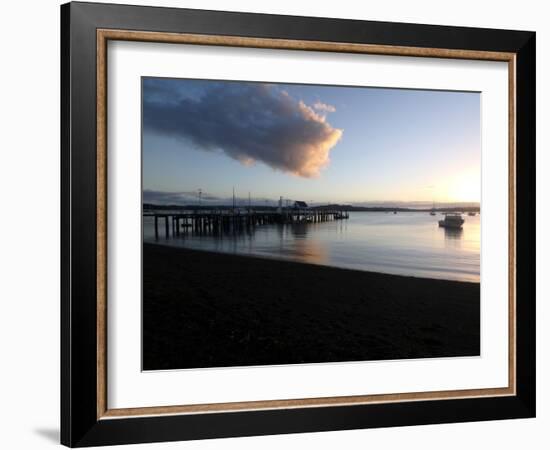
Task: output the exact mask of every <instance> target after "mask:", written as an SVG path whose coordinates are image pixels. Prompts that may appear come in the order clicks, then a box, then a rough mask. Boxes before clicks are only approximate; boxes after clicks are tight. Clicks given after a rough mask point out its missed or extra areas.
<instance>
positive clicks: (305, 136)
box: [143, 78, 481, 204]
mask: <svg viewBox="0 0 550 450" xmlns="http://www.w3.org/2000/svg"><path fill="white" fill-rule="evenodd" d="M480 157H481V143H480V95H479V93H465V92H448V91H424V90H404V89H381V88H364V87H336V86H319V85H289V84H265V83H249V82H220V81H207V80H185V79H158V78H154V79H152V78H144V79H143V189H144V192H145V193H147V195H145V194H144V200H145V201H147V200H148V199H150V200H156V201H158V202H162V201H169V202H174V201H176V202H177V201H178V200H179V201H180V202H183V203H186V202H189V201H190V199H192V198H194V196H195V193H196V192H197V190H198V189H199V188H200V189H201V190H202V192H203V193H204V198H205V199H208V198H211V199H212V201H216V200H217V199H224V198H229V197H231V194H232V189H233V187H235V190H236V193H237V196H238V197H242V198H244V197H248V193H249V192H250V193H251V196H252V198H253V199H258V200H259V199H263V198H269V199H273V200H276V199H278V198H279V196H283V197H284V198H289V199H294V200H296V199H299V200H305V201H308V202H318V203H328V202H330V203H356V204H357V203H368V202H391V201H401V202H415V201H429V202H431V201H436V202H460V201H466V202H472V201H474V202H475V201H479V197H480Z"/></svg>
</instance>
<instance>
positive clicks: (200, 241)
mask: <svg viewBox="0 0 550 450" xmlns="http://www.w3.org/2000/svg"><path fill="white" fill-rule="evenodd" d="M442 218H443V216H442V215H440V214H438V215H436V216H430V215H429V214H428V213H426V212H400V213H398V214H392V213H385V212H354V213H350V217H349V219H348V220H337V221H333V222H324V223H317V224H313V223H310V224H294V225H263V226H258V227H256V229H255V231H253V232H251V233H249V234H247V233H242V234H237V235H224V236H223V237H221V236H211V235H203V236H199V235H192V234H182V235H180V236H176V237H170V238H168V239H165V238H164V222H163V220H160V221H159V230H160V232H159V234H160V238H159V240H158V241H157V242H159V243H162V244H167V245H173V246H181V247H186V248H192V249H198V250H209V251H215V252H223V253H234V254H242V255H254V256H262V257H270V258H277V259H285V260H292V261H300V262H306V263H311V264H322V265H326V266H335V267H344V268H349V269H359V270H368V271H373V272H384V273H391V274H398V275H411V276H417V277H426V278H442V279H448V280H463V281H477V282H478V281H479V254H480V252H479V248H480V246H479V243H480V217H479V216H474V217H472V216H468V215H464V219H465V223H464V227H463V229H462V230H460V231H456V230H455V231H453V230H446V229H444V228H440V227H439V226H438V224H437V221H438V220H440V219H442ZM143 232H144V240H145V241H146V242H155V237H154V227H153V220H152V218H144V226H143Z"/></svg>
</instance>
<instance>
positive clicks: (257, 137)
mask: <svg viewBox="0 0 550 450" xmlns="http://www.w3.org/2000/svg"><path fill="white" fill-rule="evenodd" d="M172 83H173V82H172ZM151 87H152V88H154V95H147V90H145V91H144V94H145V95H144V108H143V120H144V127H145V128H146V129H147V130H149V131H153V132H156V133H159V134H162V135H168V136H173V137H176V138H181V139H182V141H185V142H192V143H193V144H194V146H195V147H197V148H198V149H201V150H207V151H221V152H224V153H225V154H226V155H228V156H230V157H231V158H234V159H236V160H238V161H240V162H241V163H243V164H245V165H251V164H254V163H255V162H257V161H260V162H263V163H265V164H267V165H268V166H270V167H272V168H273V169H276V170H281V171H284V172H288V173H292V174H294V175H298V176H301V177H315V176H317V175H319V171H320V170H321V169H322V168H323V167H324V166H326V165H327V164H328V162H329V153H330V150H331V149H332V148H333V147H334V145H336V143H337V142H338V140H339V139H340V137H341V135H342V130H339V129H335V128H333V127H332V126H331V125H330V124H329V123H328V122H327V120H326V116H325V115H324V114H323V113H326V112H333V111H334V108H333V107H332V106H330V105H325V104H321V103H320V102H318V105H317V110H318V111H319V110H320V111H321V112H316V111H315V110H314V108H312V107H310V106H307V105H306V104H305V103H304V102H302V101H298V100H296V99H294V98H292V97H291V96H290V95H289V94H288V93H286V92H285V91H282V90H280V89H279V88H277V87H276V86H273V85H266V84H260V83H212V84H210V85H208V87H206V88H205V89H204V90H203V91H202V93H201V95H199V96H197V95H194V96H188V97H177V96H176V95H175V94H176V93H175V92H172V93H170V90H169V89H166V92H165V95H161V93H160V91H161V90H162V84H161V83H159V82H157V83H154V84H152V85H151ZM151 92H152V91H151ZM319 105H323V107H322V108H319Z"/></svg>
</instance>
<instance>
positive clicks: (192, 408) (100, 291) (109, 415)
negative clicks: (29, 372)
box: [96, 29, 516, 420]
mask: <svg viewBox="0 0 550 450" xmlns="http://www.w3.org/2000/svg"><path fill="white" fill-rule="evenodd" d="M109 40H121V41H139V42H157V43H172V44H177V43H179V44H194V45H216V46H230V47H250V48H266V49H286V50H307V51H323V52H341V53H363V54H371V55H372V54H378V55H392V56H415V57H432V58H452V59H471V60H488V61H503V62H507V63H508V79H509V82H508V97H509V98H508V105H509V106H508V227H509V228H508V254H509V259H508V261H509V266H508V275H509V277H508V280H509V281H508V310H509V315H508V386H507V387H502V388H487V389H465V390H448V391H430V392H406V393H394V394H377V395H355V396H341V397H317V398H301V399H286V400H261V401H246V402H231V403H209V404H196V405H174V406H148V407H140V408H118V409H109V408H108V404H107V201H108V199H107V42H108V41H109ZM96 70H97V93H96V94H97V274H96V276H97V418H98V420H99V419H113V418H117V417H128V416H152V415H166V414H196V413H214V412H231V411H247V410H249V411H250V410H266V409H289V408H307V407H321V406H344V405H357V404H372V403H390V402H403V401H422V400H447V399H460V398H473V397H497V396H511V395H515V394H516V226H515V223H516V168H515V155H516V148H515V130H516V54H515V53H505V52H490V51H477V50H456V49H444V48H422V47H403V46H388V45H373V44H355V43H341V42H322V41H298V40H286V39H266V38H250V37H239V36H219V35H200V34H183V33H157V32H147V31H129V30H113V29H98V30H97V69H96Z"/></svg>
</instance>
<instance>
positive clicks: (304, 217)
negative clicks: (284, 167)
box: [143, 209, 349, 239]
mask: <svg viewBox="0 0 550 450" xmlns="http://www.w3.org/2000/svg"><path fill="white" fill-rule="evenodd" d="M143 217H152V218H153V219H154V226H155V238H156V239H158V238H159V225H160V222H161V221H163V222H164V223H163V225H164V236H165V237H166V238H168V237H170V234H172V236H179V235H180V234H185V233H195V234H213V235H219V234H227V233H236V232H242V231H246V230H251V229H253V228H255V227H258V226H262V225H268V224H299V223H322V222H329V221H333V220H343V219H348V218H349V213H348V212H346V211H339V210H324V209H303V210H299V209H284V210H282V211H248V210H247V211H242V210H237V211H233V210H211V211H207V210H196V211H178V212H175V211H170V212H168V211H144V212H143Z"/></svg>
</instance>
